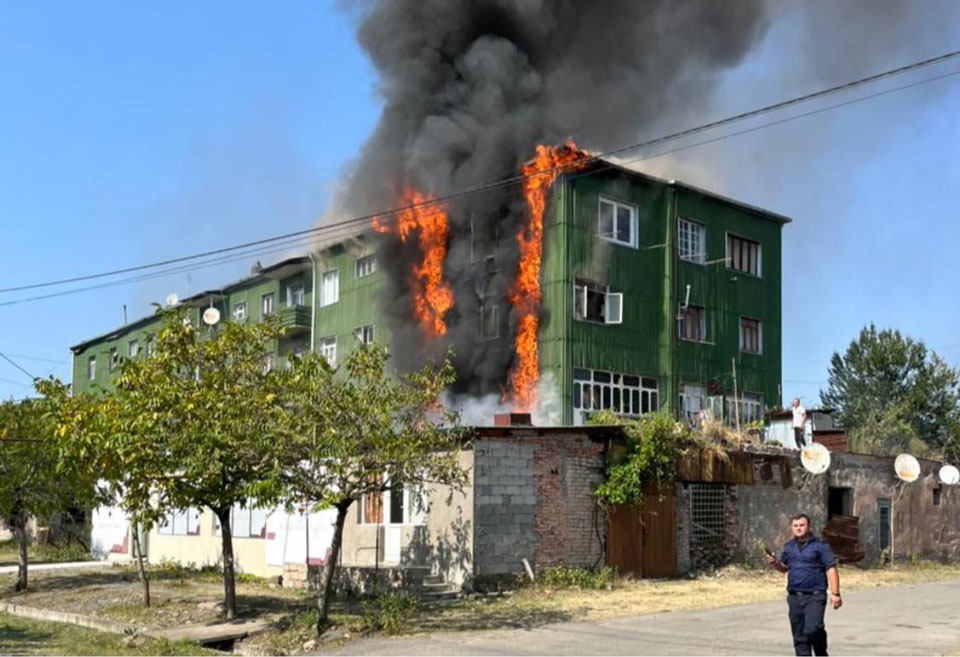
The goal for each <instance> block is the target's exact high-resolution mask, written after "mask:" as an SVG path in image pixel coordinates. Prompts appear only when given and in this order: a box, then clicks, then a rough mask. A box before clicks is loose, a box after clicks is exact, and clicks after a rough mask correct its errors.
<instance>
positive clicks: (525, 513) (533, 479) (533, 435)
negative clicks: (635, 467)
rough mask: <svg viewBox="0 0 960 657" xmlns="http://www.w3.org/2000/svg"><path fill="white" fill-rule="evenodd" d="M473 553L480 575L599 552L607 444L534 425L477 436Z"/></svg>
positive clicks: (574, 562)
mask: <svg viewBox="0 0 960 657" xmlns="http://www.w3.org/2000/svg"><path fill="white" fill-rule="evenodd" d="M475 450H476V461H475V471H474V485H475V489H474V495H475V496H474V519H475V522H476V531H475V534H474V555H475V556H474V558H475V563H476V574H477V576H478V577H480V576H488V575H506V574H519V573H522V572H523V563H522V559H524V558H525V559H527V560H528V561H529V562H530V565H531V566H532V567H533V568H534V569H536V570H542V569H544V568H549V567H550V566H555V565H559V564H564V565H571V566H593V565H594V564H596V563H597V562H598V560H600V558H601V557H602V548H601V543H600V540H599V538H598V537H597V531H596V522H597V520H598V519H597V515H596V504H595V500H594V497H593V487H594V486H596V485H597V484H599V483H601V482H602V481H603V456H602V445H601V443H599V442H595V441H591V440H590V439H589V438H587V437H586V436H585V435H583V434H577V433H570V434H566V433H555V432H551V433H549V434H545V435H539V434H538V433H537V432H536V431H535V430H530V431H515V432H513V433H512V435H509V436H503V437H496V438H484V439H483V440H479V441H477V443H475Z"/></svg>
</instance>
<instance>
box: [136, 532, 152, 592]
mask: <svg viewBox="0 0 960 657" xmlns="http://www.w3.org/2000/svg"><path fill="white" fill-rule="evenodd" d="M132 531H133V553H134V555H135V556H136V559H137V574H138V575H139V576H140V583H141V584H143V606H144V607H149V606H150V578H149V577H147V571H146V569H144V567H143V549H142V548H141V547H140V525H139V524H138V523H136V522H135V523H133V527H132Z"/></svg>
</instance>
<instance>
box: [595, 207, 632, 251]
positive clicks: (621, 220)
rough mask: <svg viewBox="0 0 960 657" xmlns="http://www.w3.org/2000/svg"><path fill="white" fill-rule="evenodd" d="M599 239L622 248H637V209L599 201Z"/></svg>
mask: <svg viewBox="0 0 960 657" xmlns="http://www.w3.org/2000/svg"><path fill="white" fill-rule="evenodd" d="M599 221H600V239H604V240H607V241H609V242H615V243H617V244H622V245H624V246H632V247H634V248H636V246H637V209H636V208H635V207H634V206H632V205H626V204H624V203H618V202H617V201H611V200H609V199H605V198H601V199H600V218H599Z"/></svg>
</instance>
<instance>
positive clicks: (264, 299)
mask: <svg viewBox="0 0 960 657" xmlns="http://www.w3.org/2000/svg"><path fill="white" fill-rule="evenodd" d="M268 302H269V303H268ZM267 306H269V308H268V307H267ZM275 312H277V296H276V295H275V294H274V293H273V292H267V293H266V294H261V295H260V316H261V317H266V316H267V315H272V314H273V313H275Z"/></svg>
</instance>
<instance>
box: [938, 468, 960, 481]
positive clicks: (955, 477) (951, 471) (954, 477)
mask: <svg viewBox="0 0 960 657" xmlns="http://www.w3.org/2000/svg"><path fill="white" fill-rule="evenodd" d="M938 474H939V476H940V482H941V483H944V484H946V485H947V486H956V485H957V484H960V470H958V469H957V468H956V466H953V465H949V464H948V465H945V466H943V467H942V468H940V472H939V473H938Z"/></svg>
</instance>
